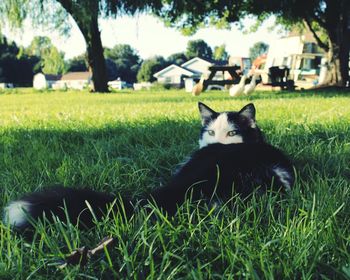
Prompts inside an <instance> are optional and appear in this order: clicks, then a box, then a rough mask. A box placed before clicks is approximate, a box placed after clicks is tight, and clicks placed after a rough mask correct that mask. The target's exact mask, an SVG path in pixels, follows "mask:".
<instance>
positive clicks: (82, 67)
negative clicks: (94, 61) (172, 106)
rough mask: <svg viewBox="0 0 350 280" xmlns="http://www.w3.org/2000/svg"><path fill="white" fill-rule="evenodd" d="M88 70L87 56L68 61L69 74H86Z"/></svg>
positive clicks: (83, 55)
mask: <svg viewBox="0 0 350 280" xmlns="http://www.w3.org/2000/svg"><path fill="white" fill-rule="evenodd" d="M87 70H88V65H87V60H86V55H85V54H82V55H79V56H76V57H73V58H72V59H70V60H68V61H67V72H84V71H87Z"/></svg>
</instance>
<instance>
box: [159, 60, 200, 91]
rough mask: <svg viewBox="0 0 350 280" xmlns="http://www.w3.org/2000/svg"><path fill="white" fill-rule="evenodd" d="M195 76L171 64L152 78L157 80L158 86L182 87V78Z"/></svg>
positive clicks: (191, 72)
mask: <svg viewBox="0 0 350 280" xmlns="http://www.w3.org/2000/svg"><path fill="white" fill-rule="evenodd" d="M195 75H198V74H197V73H195V72H193V71H190V70H188V69H185V68H183V67H181V66H178V65H176V64H171V65H169V66H168V67H166V68H164V69H163V70H161V71H159V72H157V73H155V74H154V75H153V77H155V78H157V81H158V83H160V84H167V85H172V86H174V87H182V86H183V82H184V78H189V77H193V76H195Z"/></svg>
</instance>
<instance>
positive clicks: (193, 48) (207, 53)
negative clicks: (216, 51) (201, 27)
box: [186, 39, 213, 59]
mask: <svg viewBox="0 0 350 280" xmlns="http://www.w3.org/2000/svg"><path fill="white" fill-rule="evenodd" d="M197 56H198V57H201V58H207V59H212V56H213V51H212V50H211V48H210V46H209V45H208V44H207V43H206V42H205V41H204V40H202V39H198V40H192V41H188V43H187V48H186V57H187V58H188V59H191V58H194V57H197Z"/></svg>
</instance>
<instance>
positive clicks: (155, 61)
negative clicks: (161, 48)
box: [137, 56, 169, 82]
mask: <svg viewBox="0 0 350 280" xmlns="http://www.w3.org/2000/svg"><path fill="white" fill-rule="evenodd" d="M167 65H169V63H168V62H167V61H166V60H165V59H164V58H163V57H162V56H155V57H152V58H149V59H145V60H144V61H143V62H142V64H141V67H140V70H139V72H138V73H137V80H138V81H139V82H153V81H155V80H156V79H155V78H154V77H153V75H154V74H155V73H157V72H158V71H160V70H161V69H163V68H164V67H166V66H167Z"/></svg>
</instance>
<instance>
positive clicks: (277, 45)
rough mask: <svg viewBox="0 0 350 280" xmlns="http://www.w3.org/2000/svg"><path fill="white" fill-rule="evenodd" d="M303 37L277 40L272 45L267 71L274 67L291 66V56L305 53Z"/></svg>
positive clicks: (267, 60) (267, 61) (266, 65)
mask: <svg viewBox="0 0 350 280" xmlns="http://www.w3.org/2000/svg"><path fill="white" fill-rule="evenodd" d="M303 46H304V42H303V36H294V37H287V38H281V39H278V40H275V41H274V42H272V43H271V44H270V47H269V51H268V54H267V59H266V64H265V70H268V69H269V68H270V67H272V66H282V65H286V66H290V65H289V64H290V63H291V60H290V56H291V55H293V54H302V53H303Z"/></svg>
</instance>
